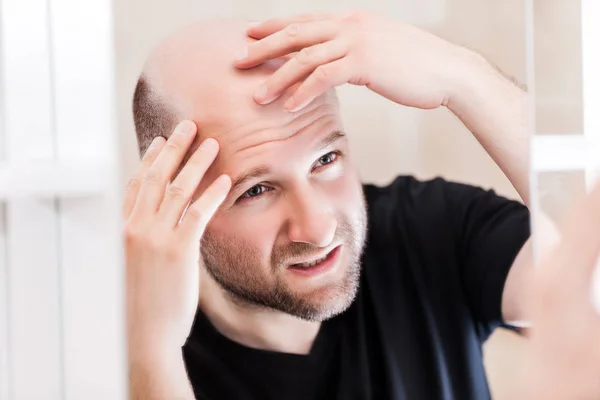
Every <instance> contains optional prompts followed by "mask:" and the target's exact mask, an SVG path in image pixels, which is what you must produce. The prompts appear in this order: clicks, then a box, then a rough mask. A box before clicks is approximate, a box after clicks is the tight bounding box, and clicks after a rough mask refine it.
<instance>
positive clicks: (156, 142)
mask: <svg viewBox="0 0 600 400" xmlns="http://www.w3.org/2000/svg"><path fill="white" fill-rule="evenodd" d="M162 141H164V138H163V137H162V136H157V137H155V138H154V139H152V143H150V146H149V149H155V148H156V147H157V146H158V145H159V144H160V143H161V142H162Z"/></svg>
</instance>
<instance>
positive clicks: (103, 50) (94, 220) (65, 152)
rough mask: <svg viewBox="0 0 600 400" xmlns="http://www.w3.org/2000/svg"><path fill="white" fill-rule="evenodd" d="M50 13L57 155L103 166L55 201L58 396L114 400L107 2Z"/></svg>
mask: <svg viewBox="0 0 600 400" xmlns="http://www.w3.org/2000/svg"><path fill="white" fill-rule="evenodd" d="M51 15H52V40H53V41H52V46H53V56H54V68H53V69H54V73H55V82H56V92H55V110H56V123H57V127H58V136H57V143H58V155H59V161H60V162H61V163H62V162H68V163H70V162H73V160H88V161H92V162H93V163H95V164H97V165H99V166H104V167H105V168H104V170H103V171H101V172H100V174H102V175H103V176H104V182H103V183H102V184H101V185H102V189H103V190H104V194H103V195H102V196H95V197H93V198H86V199H77V200H62V201H61V203H60V204H61V206H60V209H61V220H60V224H61V252H62V274H63V282H64V285H63V288H64V295H63V300H64V301H63V307H64V316H65V321H64V328H65V368H66V369H65V370H66V373H65V389H66V390H65V399H66V400H79V399H86V400H95V399H98V400H104V399H116V400H119V399H124V398H125V397H126V382H127V375H126V367H125V366H126V363H125V354H126V352H125V339H124V338H125V336H124V328H125V327H124V302H123V299H124V297H123V276H122V275H123V268H122V261H121V257H120V250H119V249H120V248H121V246H120V229H119V222H120V212H119V208H118V201H117V199H118V197H119V194H120V193H119V190H118V189H119V185H118V183H117V179H116V176H117V175H116V171H117V169H116V160H117V155H118V151H117V148H116V146H115V143H116V121H115V120H114V119H115V114H114V107H115V101H114V93H113V91H114V78H113V68H114V66H113V37H112V12H111V1H110V0H87V1H81V0H51ZM132 134H133V133H132ZM89 178H90V179H94V178H93V177H91V176H90V177H89Z"/></svg>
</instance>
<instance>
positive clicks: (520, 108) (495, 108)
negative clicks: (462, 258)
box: [447, 50, 530, 205]
mask: <svg viewBox="0 0 600 400" xmlns="http://www.w3.org/2000/svg"><path fill="white" fill-rule="evenodd" d="M461 57H463V59H464V65H465V66H466V67H465V68H464V76H462V77H460V79H458V81H459V83H458V84H456V85H455V86H454V89H453V92H452V94H451V95H450V97H449V99H448V104H447V107H448V109H449V110H450V111H452V112H453V113H454V114H455V115H456V116H457V117H458V118H460V120H461V121H462V122H463V124H464V125H465V126H466V127H467V128H468V129H469V130H470V131H471V132H472V133H473V135H475V138H476V139H477V140H478V141H479V143H480V144H481V145H482V146H483V148H484V149H485V150H486V151H487V153H488V154H489V155H490V156H491V157H492V159H493V160H494V161H495V162H496V164H498V166H499V167H500V169H501V170H502V171H503V172H504V174H505V175H506V176H507V178H508V179H509V180H510V182H511V183H512V185H513V186H514V188H515V189H516V190H517V192H518V193H519V195H520V196H521V199H522V200H523V202H524V203H525V204H526V205H529V146H530V143H529V140H530V135H529V130H528V127H527V111H526V99H527V96H526V93H525V92H524V91H523V90H522V89H521V88H519V87H518V86H517V85H515V84H514V83H513V82H511V81H510V80H508V79H506V78H505V77H504V76H502V75H501V74H500V73H499V72H498V71H497V70H496V69H495V68H494V67H493V66H492V65H490V64H489V63H488V62H487V61H485V59H484V58H483V57H481V56H479V55H478V54H476V53H474V52H471V51H469V50H464V53H463V54H462V55H461Z"/></svg>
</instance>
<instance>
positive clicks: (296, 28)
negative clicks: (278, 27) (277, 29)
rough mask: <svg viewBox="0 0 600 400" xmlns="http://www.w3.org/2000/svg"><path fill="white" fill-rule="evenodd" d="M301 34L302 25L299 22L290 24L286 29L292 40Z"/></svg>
mask: <svg viewBox="0 0 600 400" xmlns="http://www.w3.org/2000/svg"><path fill="white" fill-rule="evenodd" d="M299 33H300V24H299V23H297V22H295V23H293V24H290V25H288V26H287V27H286V28H285V34H286V35H287V37H288V38H290V39H294V38H296V36H298V34H299Z"/></svg>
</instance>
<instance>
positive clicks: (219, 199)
mask: <svg viewBox="0 0 600 400" xmlns="http://www.w3.org/2000/svg"><path fill="white" fill-rule="evenodd" d="M230 188H231V179H230V178H229V176H227V175H221V176H220V177H218V178H217V179H216V180H215V181H214V182H213V183H212V184H211V185H210V186H209V187H208V188H207V189H206V190H205V191H204V193H202V195H201V196H200V197H199V198H198V199H197V200H196V201H195V202H193V203H192V204H191V205H190V207H189V208H188V209H187V210H186V212H185V215H184V216H183V218H182V222H181V224H180V226H179V230H180V231H181V234H182V235H183V238H184V240H188V239H189V240H194V241H196V240H198V241H199V240H200V238H201V237H202V234H203V233H204V229H205V228H206V225H207V224H208V221H210V219H211V218H212V217H213V215H214V214H215V212H216V211H217V209H218V208H219V206H220V205H221V203H223V201H224V200H225V198H226V197H227V193H229V189H230Z"/></svg>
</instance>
